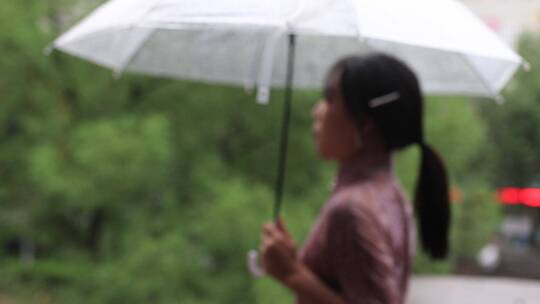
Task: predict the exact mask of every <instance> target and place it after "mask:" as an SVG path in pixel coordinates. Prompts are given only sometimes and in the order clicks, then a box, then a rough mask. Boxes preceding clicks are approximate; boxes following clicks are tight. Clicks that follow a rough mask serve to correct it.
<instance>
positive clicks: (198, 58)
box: [54, 0, 522, 101]
mask: <svg viewBox="0 0 540 304" xmlns="http://www.w3.org/2000/svg"><path fill="white" fill-rule="evenodd" d="M290 34H294V35H295V36H297V46H296V56H295V59H296V61H295V64H294V70H295V78H294V82H295V87H299V88H319V87H320V86H321V84H322V80H323V77H324V75H325V73H326V72H327V70H328V68H329V67H330V66H331V64H333V63H334V62H335V61H336V60H337V59H338V58H340V57H343V56H346V55H351V54H362V53H366V52H370V51H372V50H377V51H382V52H386V53H389V54H391V55H394V56H396V57H398V58H400V59H402V60H403V61H405V62H406V63H407V64H408V65H409V66H411V67H412V69H413V70H415V72H416V73H417V75H418V76H419V79H420V83H421V86H422V88H423V91H424V92H425V93H428V94H435V95H445V94H453V95H469V96H486V97H494V96H497V94H498V93H499V91H500V90H501V89H502V87H503V86H504V85H505V84H506V83H507V82H508V80H509V79H510V78H511V76H512V74H513V73H514V72H515V71H516V69H517V68H518V67H519V65H520V64H521V62H522V60H521V58H520V57H519V56H518V55H517V54H516V53H514V52H513V51H512V50H511V49H510V48H509V47H508V46H506V45H505V44H504V43H502V42H501V41H500V40H499V39H498V37H497V36H496V35H495V34H494V33H493V32H491V30H490V29H488V28H487V27H486V26H485V25H484V24H483V23H482V21H480V20H479V19H478V18H476V17H475V16H474V15H473V14H472V13H471V12H470V11H469V10H468V9H467V8H466V7H464V6H463V5H462V4H461V3H459V2H457V1H454V0H408V1H401V0H309V1H307V0H258V1H253V0H111V1H109V2H108V3H106V4H104V5H103V6H101V7H100V8H98V9H97V10H96V11H95V12H93V13H92V14H91V15H90V16H88V17H87V18H86V19H84V20H83V21H82V22H80V23H79V24H78V25H76V26H75V27H74V28H72V29H71V30H69V31H68V32H67V33H65V34H64V35H62V36H61V37H60V38H58V39H57V40H56V41H55V42H54V47H56V48H58V49H61V50H63V51H65V52H67V53H70V54H73V55H76V56H79V57H82V58H85V59H87V60H90V61H93V62H95V63H98V64H101V65H104V66H107V67H110V68H112V69H113V70H114V71H115V72H116V73H122V72H125V71H130V72H138V73H144V74H151V75H159V76H169V77H176V78H187V79H194V80H200V81H207V82H212V83H224V84H233V85H244V86H246V87H247V88H251V87H254V86H257V87H258V88H259V100H261V101H265V100H267V98H268V91H269V88H270V87H283V86H284V85H285V83H286V77H287V71H286V70H287V65H286V61H287V54H288V52H287V45H288V43H289V39H288V35H290Z"/></svg>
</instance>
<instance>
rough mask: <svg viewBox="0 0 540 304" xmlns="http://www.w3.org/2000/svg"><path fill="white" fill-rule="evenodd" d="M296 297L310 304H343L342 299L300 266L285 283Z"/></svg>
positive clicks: (308, 270)
mask: <svg viewBox="0 0 540 304" xmlns="http://www.w3.org/2000/svg"><path fill="white" fill-rule="evenodd" d="M285 284H286V285H287V287H288V288H290V289H291V290H292V291H294V293H296V295H297V296H298V297H299V298H301V299H305V300H306V302H307V303H310V304H345V301H344V300H343V298H342V297H341V296H340V295H339V294H337V293H336V292H335V291H333V290H332V289H330V288H329V287H328V286H326V285H325V284H324V283H323V282H322V281H321V280H320V279H319V278H318V277H317V276H316V275H315V274H314V273H313V272H312V271H311V270H310V269H309V268H307V267H306V266H305V265H303V264H301V265H300V266H299V267H298V271H296V272H295V274H294V275H292V276H291V278H290V279H289V280H288V281H287V282H286V283H285Z"/></svg>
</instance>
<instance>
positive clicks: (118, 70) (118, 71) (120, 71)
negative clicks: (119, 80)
mask: <svg viewBox="0 0 540 304" xmlns="http://www.w3.org/2000/svg"><path fill="white" fill-rule="evenodd" d="M155 32H156V29H155V28H152V29H150V30H149V32H148V33H147V34H146V36H145V37H144V38H143V39H141V41H140V42H139V43H137V45H136V46H135V47H133V51H132V52H131V54H129V56H128V57H127V58H126V60H125V61H124V62H123V63H122V64H121V65H120V66H118V67H117V68H115V69H114V75H115V76H116V77H119V76H120V75H122V74H123V73H124V71H125V70H126V68H127V67H128V66H129V65H130V64H131V62H133V59H134V58H135V57H136V56H137V55H138V54H139V53H140V52H141V50H142V47H143V46H144V45H145V44H146V42H148V40H150V38H151V37H152V36H153V35H154V33H155Z"/></svg>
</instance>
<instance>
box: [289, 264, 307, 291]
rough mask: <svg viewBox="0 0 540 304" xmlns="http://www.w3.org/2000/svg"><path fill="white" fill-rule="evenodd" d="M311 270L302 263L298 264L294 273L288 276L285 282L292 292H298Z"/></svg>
mask: <svg viewBox="0 0 540 304" xmlns="http://www.w3.org/2000/svg"><path fill="white" fill-rule="evenodd" d="M308 274H309V270H308V268H307V267H306V265H304V263H302V262H300V261H299V262H297V263H296V265H295V267H294V271H293V272H292V273H291V274H290V275H289V276H287V278H286V280H285V281H284V282H283V283H285V285H286V286H287V287H288V288H290V289H291V290H298V289H299V287H300V286H302V285H303V282H304V281H305V279H306V277H307V275H308Z"/></svg>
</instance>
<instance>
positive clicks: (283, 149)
mask: <svg viewBox="0 0 540 304" xmlns="http://www.w3.org/2000/svg"><path fill="white" fill-rule="evenodd" d="M295 46H296V36H295V35H294V34H289V44H288V53H287V80H286V81H287V83H286V85H285V100H284V104H283V117H282V123H281V140H280V145H279V162H278V171H277V177H276V188H275V197H274V214H273V219H274V221H277V219H278V218H279V213H280V210H281V204H282V201H283V185H284V182H285V170H286V166H287V147H288V143H289V122H290V118H291V99H292V86H293V76H294V56H295V54H294V51H295Z"/></svg>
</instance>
